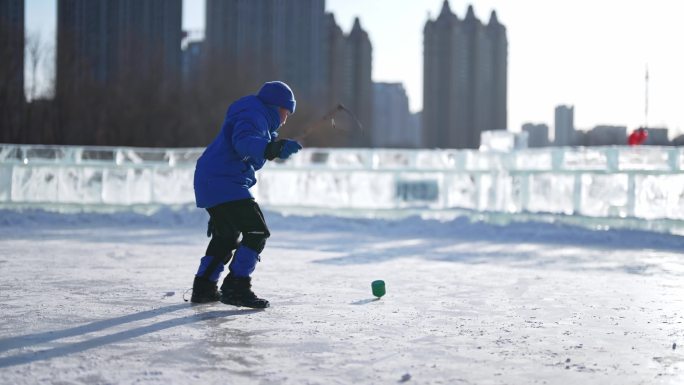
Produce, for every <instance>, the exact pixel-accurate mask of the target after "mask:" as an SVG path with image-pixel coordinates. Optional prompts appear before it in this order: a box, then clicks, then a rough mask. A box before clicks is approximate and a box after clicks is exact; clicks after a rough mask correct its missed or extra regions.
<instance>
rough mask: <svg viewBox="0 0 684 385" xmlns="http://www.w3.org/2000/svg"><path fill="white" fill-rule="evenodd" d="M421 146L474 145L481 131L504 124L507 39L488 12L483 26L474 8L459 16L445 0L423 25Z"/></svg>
mask: <svg viewBox="0 0 684 385" xmlns="http://www.w3.org/2000/svg"><path fill="white" fill-rule="evenodd" d="M423 55H424V56H423V64H424V66H423V67H424V68H423V84H424V90H423V133H424V145H425V146H427V147H445V148H478V147H479V145H480V134H481V132H483V131H489V130H505V129H506V128H507V72H508V64H507V60H508V59H507V57H508V41H507V38H506V28H505V27H504V26H503V25H502V24H501V23H499V21H498V19H497V16H496V12H492V14H491V16H490V20H489V23H488V24H487V25H483V24H482V23H481V22H480V21H479V20H478V19H477V18H476V17H475V13H474V11H473V8H472V6H469V7H468V11H467V13H466V16H465V18H464V19H463V20H461V19H459V18H458V17H457V16H456V15H455V14H454V13H453V12H451V9H450V7H449V2H448V0H445V1H444V3H443V6H442V10H441V12H440V14H439V16H438V17H437V18H436V19H435V20H428V21H427V23H426V24H425V28H424V53H423Z"/></svg>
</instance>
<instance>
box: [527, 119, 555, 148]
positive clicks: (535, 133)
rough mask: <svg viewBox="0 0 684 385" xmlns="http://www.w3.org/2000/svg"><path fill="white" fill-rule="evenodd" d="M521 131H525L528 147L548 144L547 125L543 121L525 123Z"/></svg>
mask: <svg viewBox="0 0 684 385" xmlns="http://www.w3.org/2000/svg"><path fill="white" fill-rule="evenodd" d="M522 130H523V132H526V133H527V146H528V147H546V146H548V145H549V126H548V125H546V124H543V123H540V124H533V123H525V124H523V126H522Z"/></svg>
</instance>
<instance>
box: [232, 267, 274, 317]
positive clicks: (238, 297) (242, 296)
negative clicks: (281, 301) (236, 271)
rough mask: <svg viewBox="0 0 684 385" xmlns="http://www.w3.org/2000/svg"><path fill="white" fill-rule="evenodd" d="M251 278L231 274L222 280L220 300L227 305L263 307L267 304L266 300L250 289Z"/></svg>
mask: <svg viewBox="0 0 684 385" xmlns="http://www.w3.org/2000/svg"><path fill="white" fill-rule="evenodd" d="M251 288H252V278H250V277H235V276H233V275H232V274H228V276H227V277H226V278H225V279H224V280H223V285H221V302H223V303H225V304H227V305H234V306H244V307H251V308H254V309H264V308H267V307H268V306H269V303H268V301H267V300H265V299H263V298H259V297H257V296H256V294H254V292H253V291H252V289H251Z"/></svg>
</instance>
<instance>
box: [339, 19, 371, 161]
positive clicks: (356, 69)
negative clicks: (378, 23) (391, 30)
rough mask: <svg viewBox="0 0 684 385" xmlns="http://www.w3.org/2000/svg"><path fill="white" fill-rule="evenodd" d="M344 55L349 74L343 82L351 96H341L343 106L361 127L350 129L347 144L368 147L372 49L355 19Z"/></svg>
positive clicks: (364, 32)
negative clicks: (343, 101)
mask: <svg viewBox="0 0 684 385" xmlns="http://www.w3.org/2000/svg"><path fill="white" fill-rule="evenodd" d="M347 55H348V57H347V66H348V68H349V70H350V73H349V77H348V78H347V79H346V81H347V82H348V89H349V90H350V91H351V93H350V94H347V95H344V99H345V100H346V106H347V107H348V108H350V109H351V111H353V112H354V114H355V115H356V117H357V119H358V120H359V121H360V122H361V124H362V125H363V127H361V128H360V129H355V130H353V133H352V136H351V141H350V143H349V144H350V145H351V146H352V147H370V145H371V132H372V124H373V80H372V79H371V72H372V67H373V48H372V46H371V42H370V39H369V37H368V33H367V32H366V31H364V30H363V28H361V23H360V21H359V18H358V17H357V18H356V20H354V26H353V27H352V30H351V32H349V36H347Z"/></svg>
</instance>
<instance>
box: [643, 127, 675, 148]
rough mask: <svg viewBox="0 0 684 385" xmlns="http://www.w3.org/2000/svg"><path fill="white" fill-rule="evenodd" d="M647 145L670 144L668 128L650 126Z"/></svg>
mask: <svg viewBox="0 0 684 385" xmlns="http://www.w3.org/2000/svg"><path fill="white" fill-rule="evenodd" d="M644 144H646V145H650V146H669V145H670V144H671V143H670V139H669V137H668V130H667V128H653V127H649V128H648V137H647V138H646V143H644Z"/></svg>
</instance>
